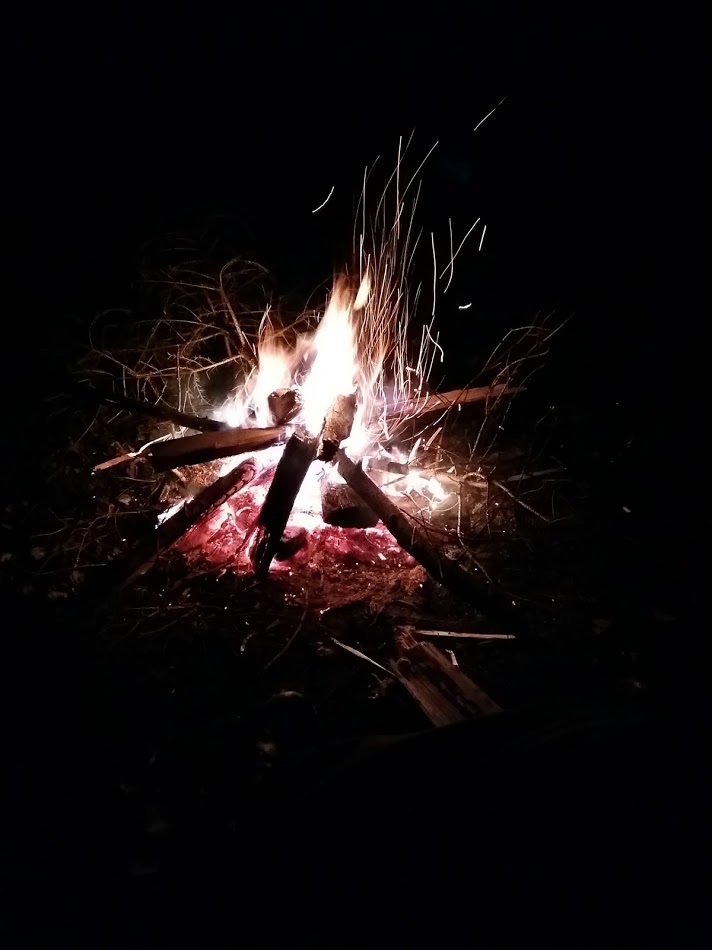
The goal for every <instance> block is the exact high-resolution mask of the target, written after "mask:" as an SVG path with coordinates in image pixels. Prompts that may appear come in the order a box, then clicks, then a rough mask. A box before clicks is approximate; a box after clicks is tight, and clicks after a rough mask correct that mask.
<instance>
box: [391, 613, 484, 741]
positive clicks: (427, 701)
mask: <svg viewBox="0 0 712 950" xmlns="http://www.w3.org/2000/svg"><path fill="white" fill-rule="evenodd" d="M396 647H397V650H398V657H397V658H396V659H395V660H391V663H390V665H391V669H392V670H393V672H394V673H395V674H396V676H397V677H398V679H399V680H400V681H401V683H402V684H403V686H404V687H405V688H406V689H407V690H408V692H409V693H410V695H411V696H412V697H413V699H414V700H415V702H416V703H417V704H418V705H419V706H420V708H421V709H422V711H423V712H424V713H425V715H426V716H427V717H428V719H429V720H430V721H431V722H432V724H433V725H434V726H448V725H450V724H452V723H455V722H462V721H463V720H466V719H478V718H481V717H483V716H492V715H495V714H496V713H499V712H501V711H502V710H501V707H500V706H498V705H497V703H496V702H495V701H494V700H493V699H492V698H491V697H490V696H488V695H487V693H485V691H484V690H483V689H480V687H479V686H478V685H477V684H476V683H473V681H472V680H471V679H470V677H469V676H467V675H466V674H465V673H463V672H462V670H461V669H460V668H459V667H456V666H453V665H452V663H451V661H450V660H449V659H447V658H446V657H445V656H444V654H443V653H442V652H441V651H440V650H438V648H437V647H436V646H434V645H433V644H432V643H422V642H420V641H418V640H416V639H415V637H414V636H413V630H412V628H410V627H400V628H399V629H398V630H397V633H396Z"/></svg>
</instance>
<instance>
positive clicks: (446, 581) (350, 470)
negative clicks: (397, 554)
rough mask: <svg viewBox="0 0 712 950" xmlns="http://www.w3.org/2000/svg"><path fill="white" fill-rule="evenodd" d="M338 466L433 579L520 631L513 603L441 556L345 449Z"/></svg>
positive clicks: (338, 455)
mask: <svg viewBox="0 0 712 950" xmlns="http://www.w3.org/2000/svg"><path fill="white" fill-rule="evenodd" d="M336 467H337V469H338V472H339V474H340V475H341V477H342V478H343V479H344V481H345V482H346V484H347V485H348V486H349V487H350V488H352V489H353V490H354V491H355V492H356V494H357V495H359V496H360V497H361V499H362V500H363V501H364V502H365V504H366V505H368V507H369V508H371V510H372V511H374V512H375V514H377V515H378V517H379V518H380V519H381V521H382V522H383V524H384V525H385V526H386V528H387V529H388V530H389V531H390V533H391V534H392V535H393V537H394V538H395V539H396V541H397V542H398V544H400V546H401V547H402V548H403V550H404V551H406V552H407V553H408V554H410V555H411V556H412V557H414V558H415V560H416V561H418V562H419V563H420V564H422V566H423V567H424V568H425V570H426V571H427V572H428V574H430V576H431V577H432V578H433V580H435V581H437V582H438V583H439V584H442V586H443V587H445V588H447V590H449V591H450V592H451V593H453V594H455V595H457V596H458V597H461V598H462V599H463V600H466V601H467V602H468V603H470V604H472V606H473V607H474V608H475V609H476V610H478V611H479V612H480V613H482V614H483V615H484V616H486V617H488V618H489V619H490V620H491V621H492V622H493V623H496V624H499V625H500V626H501V627H503V628H504V629H505V630H507V632H516V631H517V628H518V627H519V626H520V625H519V623H518V617H517V616H516V615H515V613H514V611H513V608H512V605H511V602H510V601H508V600H507V599H506V598H505V597H504V595H502V594H495V593H491V592H488V591H487V590H485V589H483V587H482V585H481V584H480V583H478V582H477V581H476V580H475V578H474V577H473V576H472V575H471V574H469V573H468V572H467V571H465V570H463V568H462V567H460V565H459V564H457V563H456V562H455V561H452V560H451V559H450V558H448V557H445V556H444V555H441V554H439V553H438V551H437V550H436V549H435V547H433V545H432V543H431V542H430V540H429V539H428V537H427V535H426V534H425V532H424V531H423V529H422V528H421V527H419V526H418V525H417V524H415V523H414V522H413V521H412V520H411V519H409V518H407V517H406V516H405V515H404V514H403V512H401V511H400V510H399V509H398V508H397V507H396V505H394V504H393V502H392V501H391V500H390V499H389V498H388V497H387V496H386V495H385V494H384V493H383V492H382V491H381V489H380V488H379V487H378V485H376V483H375V482H374V481H372V480H371V479H370V478H369V477H368V475H367V474H366V473H365V472H364V471H363V469H362V468H361V466H360V464H359V465H357V464H356V463H355V462H353V461H352V460H351V459H350V458H349V457H348V455H346V453H345V452H344V451H343V449H340V450H339V451H338V452H337V453H336Z"/></svg>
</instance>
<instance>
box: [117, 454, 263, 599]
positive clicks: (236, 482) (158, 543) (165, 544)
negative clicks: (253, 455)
mask: <svg viewBox="0 0 712 950" xmlns="http://www.w3.org/2000/svg"><path fill="white" fill-rule="evenodd" d="M256 471H257V466H256V464H255V461H254V459H245V461H244V462H242V463H241V464H240V465H238V466H237V467H236V468H234V469H233V470H232V471H231V472H228V473H227V474H226V475H222V476H221V477H220V478H218V479H217V481H215V482H213V483H212V485H208V486H207V487H205V488H203V489H202V491H200V492H199V493H198V494H197V495H196V496H195V498H192V499H191V500H190V501H187V502H186V503H185V504H184V505H183V507H182V508H181V509H180V510H179V511H177V512H176V513H175V514H174V515H173V517H172V518H169V519H168V520H167V521H164V522H163V524H161V525H159V526H158V528H157V529H156V532H155V534H154V536H153V537H152V538H151V540H150V542H147V543H146V544H145V545H144V546H143V547H142V548H140V549H139V550H138V551H137V552H136V554H135V555H134V556H133V557H132V558H131V559H130V560H129V563H128V565H127V566H126V568H125V570H124V580H123V582H122V583H121V584H120V587H125V586H126V585H127V584H129V583H131V582H132V581H134V580H135V579H136V578H137V577H141V576H142V575H143V574H146V573H147V571H149V570H150V569H151V568H152V567H153V565H154V564H155V563H156V561H157V560H158V558H159V557H161V555H163V554H165V553H166V552H167V551H169V550H170V549H171V548H172V547H173V546H174V545H175V544H177V542H178V541H180V539H181V538H182V537H183V535H184V534H186V532H187V531H189V530H190V529H191V528H192V527H194V526H195V525H196V524H197V523H198V522H199V521H200V520H201V519H202V518H205V517H207V516H208V515H209V514H210V513H211V512H212V511H214V510H215V509H216V508H218V507H219V506H220V505H222V504H223V503H224V502H226V501H227V500H228V498H230V497H231V496H232V495H234V494H235V492H238V491H240V489H241V488H244V487H245V485H248V484H249V483H250V482H251V481H252V479H253V478H254V477H255V473H256Z"/></svg>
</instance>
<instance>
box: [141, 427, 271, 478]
mask: <svg viewBox="0 0 712 950" xmlns="http://www.w3.org/2000/svg"><path fill="white" fill-rule="evenodd" d="M286 432H287V430H286V428H285V427H284V426H272V427H271V428H269V429H228V430H227V431H225V432H202V433H201V434H200V435H186V436H183V437H182V438H179V439H169V440H168V441H167V442H157V443H156V444H155V445H153V446H152V447H151V454H150V459H151V462H152V464H153V467H154V468H155V469H156V471H158V472H165V471H167V470H168V469H171V468H179V467H180V466H181V465H195V464H197V463H198V462H212V461H214V460H215V459H220V458H228V457H229V456H232V455H242V454H243V452H257V451H259V450H260V449H267V448H269V447H270V446H271V445H277V443H278V442H281V441H282V440H283V439H284V437H285V435H286Z"/></svg>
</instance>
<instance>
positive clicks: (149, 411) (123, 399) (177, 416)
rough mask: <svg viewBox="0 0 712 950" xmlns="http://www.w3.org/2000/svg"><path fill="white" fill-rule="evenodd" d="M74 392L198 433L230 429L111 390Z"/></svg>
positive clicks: (82, 388) (213, 421) (90, 389)
mask: <svg viewBox="0 0 712 950" xmlns="http://www.w3.org/2000/svg"><path fill="white" fill-rule="evenodd" d="M74 391H75V392H76V393H78V394H80V395H81V396H82V397H83V398H87V397H89V396H91V398H92V399H94V400H96V401H98V402H105V403H107V405H110V406H116V407H117V408H119V409H125V410H126V411H127V412H136V413H139V414H140V415H142V416H149V417H150V418H151V419H163V420H165V421H166V422H175V424H176V425H178V426H183V427H185V428H186V429H196V430H197V431H198V432H223V431H225V430H226V429H229V428H230V426H229V425H228V424H227V422H222V421H221V420H220V419H209V418H207V416H194V415H192V414H191V413H189V412H181V410H180V409H174V408H173V407H172V406H164V405H163V404H162V403H151V402H145V401H143V400H141V399H132V398H131V397H130V396H124V395H123V393H115V392H112V391H111V390H106V391H102V390H99V389H95V388H93V387H86V386H82V387H80V386H76V387H75V390H74Z"/></svg>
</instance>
